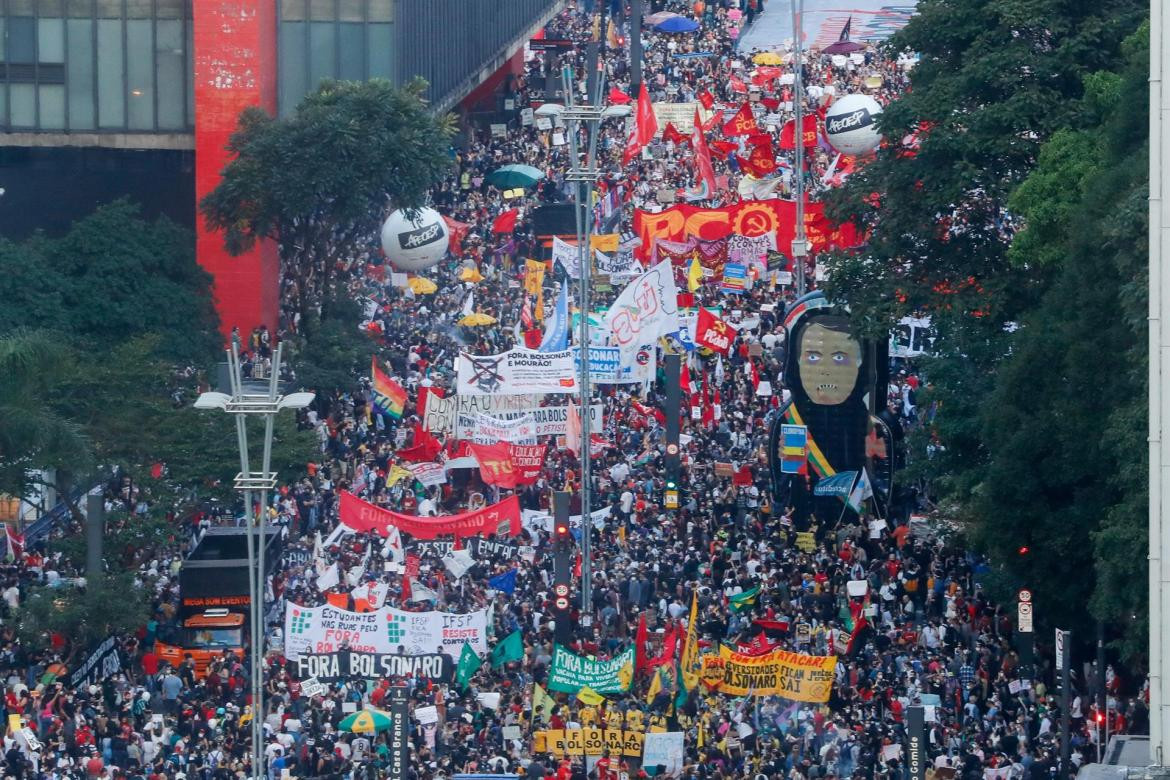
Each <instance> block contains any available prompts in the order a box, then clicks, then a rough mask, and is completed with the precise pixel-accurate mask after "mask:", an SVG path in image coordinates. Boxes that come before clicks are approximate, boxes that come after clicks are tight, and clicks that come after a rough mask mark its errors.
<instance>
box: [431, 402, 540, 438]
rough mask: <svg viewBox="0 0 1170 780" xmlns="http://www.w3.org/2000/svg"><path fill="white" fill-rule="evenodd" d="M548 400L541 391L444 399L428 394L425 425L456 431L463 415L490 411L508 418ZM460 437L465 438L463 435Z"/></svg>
mask: <svg viewBox="0 0 1170 780" xmlns="http://www.w3.org/2000/svg"><path fill="white" fill-rule="evenodd" d="M543 399H544V396H543V395H541V394H529V395H453V396H450V397H447V398H440V397H439V396H438V395H436V394H435V393H427V408H426V415H425V417H424V418H423V427H424V428H426V429H427V430H428V431H430V432H431V433H451V432H452V431H455V427H456V424H457V422H458V418H459V415H460V414H473V413H477V412H478V413H479V414H486V415H489V416H491V417H501V418H507V416H506V415H504V414H503V413H504V412H510V411H513V410H522V411H523V410H528V409H531V408H533V407H538V406H540V402H541V401H542V400H543ZM459 438H465V437H464V436H462V435H460V437H459Z"/></svg>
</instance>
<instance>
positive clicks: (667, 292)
mask: <svg viewBox="0 0 1170 780" xmlns="http://www.w3.org/2000/svg"><path fill="white" fill-rule="evenodd" d="M605 327H606V329H607V330H608V331H609V337H610V342H611V343H612V344H614V345H616V346H618V347H620V348H622V349H625V350H633V349H637V348H638V347H639V346H640V345H642V344H646V343H653V342H654V341H656V340H657V339H658V337H659V336H665V335H667V334H669V333H674V332H676V331H677V330H678V288H677V287H676V286H675V283H674V269H673V268H671V265H670V262H669V261H666V262H662V263H659V264H658V265H656V266H654V267H653V268H651V269H650V270H649V271H646V272H645V273H644V274H642V275H641V276H639V277H637V278H636V279H634V280H633V281H632V282H630V283H629V284H628V285H626V288H625V289H624V290H622V292H621V294H620V295H618V297H617V300H615V301H614V302H613V306H611V307H610V308H609V311H608V312H607V313H606V315H605Z"/></svg>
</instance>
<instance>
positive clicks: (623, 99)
mask: <svg viewBox="0 0 1170 780" xmlns="http://www.w3.org/2000/svg"><path fill="white" fill-rule="evenodd" d="M630 100H631V98H630V96H629V95H627V94H626V93H625V92H622V91H621V90H620V89H618V88H617V87H610V88H609V102H610V103H613V104H614V105H615V106H624V105H626V104H628V103H629V102H630Z"/></svg>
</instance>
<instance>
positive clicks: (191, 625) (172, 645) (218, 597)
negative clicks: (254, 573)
mask: <svg viewBox="0 0 1170 780" xmlns="http://www.w3.org/2000/svg"><path fill="white" fill-rule="evenodd" d="M266 537H267V538H266V546H265V553H264V554H265V558H264V568H265V569H266V570H267V572H268V574H271V573H272V572H273V571H275V570H276V568H277V567H278V566H279V565H280V558H281V538H280V532H279V531H278V530H277V529H268V531H267V534H266ZM251 608H252V599H251V597H250V596H249V593H248V539H247V536H246V534H245V530H244V529H243V528H209V529H207V531H205V532H204V534H203V537H202V538H201V539H200V540H199V543H198V544H197V545H196V546H195V549H194V550H192V551H191V554H190V555H188V556H187V558H186V560H184V561H183V568H182V569H181V570H180V571H179V611H178V613H177V615H176V620H175V622H174V624H172V625H166V626H161V627H160V629H159V636H158V641H157V642H156V650H155V652H157V653H158V656H159V658H160V659H161V660H163V661H166V662H169V663H170V664H172V665H173V666H178V665H179V664H180V663H182V661H183V659H184V658H186V657H187V656H188V655H189V656H191V658H192V660H193V661H194V662H195V672H196V674H198V675H200V676H202V675H203V674H205V673H206V672H207V667H208V664H209V663H210V662H211V661H212V659H214V658H218V657H220V656H222V655H223V651H224V650H231V651H232V652H233V653H235V654H236V657H237V658H240V659H241V660H243V659H244V657H245V652H246V649H247V647H248V642H249V641H250V637H249V636H248V626H249V622H250V621H249V614H250V612H251Z"/></svg>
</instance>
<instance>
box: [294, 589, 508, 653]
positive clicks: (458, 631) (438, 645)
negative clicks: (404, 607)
mask: <svg viewBox="0 0 1170 780" xmlns="http://www.w3.org/2000/svg"><path fill="white" fill-rule="evenodd" d="M487 615H488V612H487V610H486V609H482V610H479V611H478V612H468V613H466V614H454V613H450V612H433V611H432V612H403V611H401V610H397V609H394V608H392V607H382V608H381V609H377V610H374V611H371V612H350V611H349V610H345V609H339V608H337V607H334V606H332V605H329V604H325V605H323V606H320V607H302V606H301V605H299V604H293V603H291V602H290V603H288V604H287V605H286V606H285V610H284V637H285V639H284V655H285V657H286V658H288V659H289V660H290V661H296V660H297V659H298V658H299V657H300V656H301V654H302V653H314V654H323V653H336V652H338V651H340V650H341V649H342V648H343V647H344V648H347V649H349V650H351V651H354V652H359V653H375V654H383V655H392V654H398V655H401V654H406V655H424V654H428V653H435V652H436V650H440V651H441V652H442V653H443V654H445V655H448V656H451V657H452V658H454V657H456V656H457V655H458V654H459V653H460V652H461V651H462V649H463V644H464V643H465V642H468V643H470V644H471V648H472V649H473V650H475V651H476V652H478V653H486V652H487V649H488V645H487Z"/></svg>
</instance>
